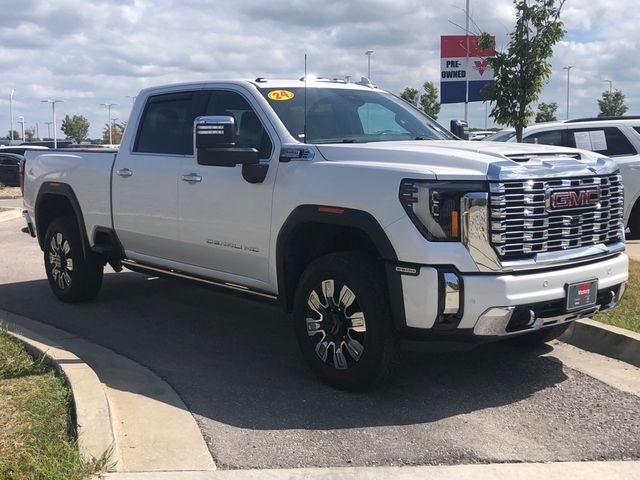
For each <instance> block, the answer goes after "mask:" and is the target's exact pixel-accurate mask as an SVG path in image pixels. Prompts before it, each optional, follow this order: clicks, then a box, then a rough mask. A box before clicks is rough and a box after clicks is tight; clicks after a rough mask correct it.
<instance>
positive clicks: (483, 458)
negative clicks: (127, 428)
mask: <svg viewBox="0 0 640 480" xmlns="http://www.w3.org/2000/svg"><path fill="white" fill-rule="evenodd" d="M21 227H22V221H21V219H17V220H11V221H7V222H3V223H0V246H1V248H0V309H4V310H7V311H10V312H14V313H18V314H21V315H25V316H28V317H31V318H33V319H36V320H39V321H42V322H46V323H49V324H52V325H55V326H57V327H59V328H62V329H65V330H67V331H70V332H73V333H75V334H78V335H81V336H84V337H86V338H88V339H90V340H92V341H93V342H96V343H99V344H101V345H104V346H106V347H108V348H111V349H112V350H114V351H116V352H118V353H120V354H123V355H125V356H127V357H129V358H131V359H133V360H135V361H137V362H139V363H142V364H143V365H146V366H148V367H149V368H150V369H152V370H153V371H154V372H156V373H157V374H158V375H160V376H161V377H162V378H164V379H165V380H166V381H167V382H169V383H170V384H171V385H172V386H173V387H174V388H175V389H176V391H177V392H178V393H179V394H180V396H181V397H182V398H183V400H184V401H185V403H186V404H187V405H188V407H189V408H190V409H191V411H192V413H193V415H194V416H195V418H196V420H197V422H198V424H199V426H200V428H201V430H202V432H203V434H204V436H205V438H206V441H207V444H208V446H209V448H210V450H211V453H212V455H213V457H214V459H215V461H216V464H217V465H218V467H219V468H223V469H224V468H264V467H269V468H278V467H300V466H344V465H417V464H457V463H474V462H522V461H541V462H546V461H570V460H604V459H610V460H616V459H638V458H640V398H639V397H637V396H634V395H631V394H627V393H624V392H622V391H619V390H616V389H615V388H613V387H610V386H608V385H605V384H604V383H601V382H599V381H598V380H595V379H593V378H591V377H589V376H587V375H585V374H584V373H581V372H579V371H577V370H573V369H571V368H568V367H566V366H564V365H563V364H561V363H559V362H557V361H554V360H553V359H550V358H548V357H543V356H542V355H543V354H544V353H546V352H548V351H549V350H551V348H552V347H550V346H545V347H541V348H539V349H537V350H535V351H525V350H522V349H517V348H514V347H509V346H503V345H494V346H492V347H490V348H484V349H481V350H476V351H473V352H468V353H464V354H460V353H457V354H429V355H415V356H411V357H409V358H407V359H406V361H405V364H404V365H403V368H402V370H401V374H400V377H399V379H398V381H397V382H396V383H395V384H394V385H392V386H390V387H389V388H387V389H384V390H380V391H376V392H370V393H365V394H348V393H342V392H338V391H335V390H332V389H330V388H328V387H325V386H323V385H322V384H320V383H318V382H317V381H316V380H315V378H314V377H313V376H312V375H311V374H310V372H309V371H308V370H307V368H306V366H305V365H304V364H303V361H302V358H301V356H300V355H299V353H298V351H297V346H296V344H295V338H294V335H293V332H292V328H291V325H290V323H289V319H288V318H287V317H286V316H284V315H283V314H282V313H281V311H280V310H279V309H278V307H276V306H274V305H270V304H266V303H262V302H259V301H255V300H252V299H246V298H242V297H237V296H229V295H227V294H223V293H218V292H214V291H211V290H208V289H205V288H202V287H199V286H194V285H191V284H185V283H179V282H176V281H171V280H164V279H151V278H148V277H145V276H143V275H140V274H136V273H131V272H123V273H119V274H116V273H113V272H111V271H110V270H109V272H110V273H108V274H107V275H105V281H104V286H103V289H102V292H101V294H100V296H99V297H98V298H97V299H96V300H95V301H94V302H92V303H88V304H82V305H65V304H62V303H60V302H58V301H57V300H56V299H55V298H54V297H53V295H52V294H51V293H50V291H49V288H48V285H47V283H46V280H45V279H44V278H45V277H44V269H43V267H42V258H41V252H40V250H39V248H38V246H37V242H36V241H35V240H34V239H30V238H29V237H27V236H26V235H24V234H22V233H21V232H20V228H21Z"/></svg>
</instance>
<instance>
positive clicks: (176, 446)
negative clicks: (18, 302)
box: [0, 310, 216, 472]
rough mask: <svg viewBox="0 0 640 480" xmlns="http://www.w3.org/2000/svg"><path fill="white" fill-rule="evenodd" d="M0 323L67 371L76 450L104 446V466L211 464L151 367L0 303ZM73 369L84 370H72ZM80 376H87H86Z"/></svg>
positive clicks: (192, 425) (191, 422) (181, 407)
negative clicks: (108, 463) (3, 307)
mask: <svg viewBox="0 0 640 480" xmlns="http://www.w3.org/2000/svg"><path fill="white" fill-rule="evenodd" d="M0 323H3V324H6V325H7V326H8V329H9V331H10V332H11V333H12V334H14V335H15V336H16V338H19V339H20V340H22V341H25V342H26V343H27V344H29V345H33V347H34V348H36V349H37V350H38V351H40V352H45V353H46V355H48V356H49V357H50V358H51V359H52V361H53V362H55V363H56V364H57V365H59V367H60V369H61V370H62V372H63V373H64V375H65V376H67V377H68V378H69V384H70V385H71V388H72V391H73V396H74V401H75V404H76V410H77V411H78V417H77V418H78V422H77V423H78V437H79V441H80V444H81V451H82V452H84V451H85V449H86V447H85V445H89V446H90V447H91V448H90V449H89V450H88V451H90V455H91V456H94V457H95V456H100V455H102V454H103V453H104V452H105V450H107V449H111V451H112V456H111V457H112V460H113V461H114V463H113V465H112V467H111V468H112V469H115V470H116V471H118V472H139V471H145V472H159V471H211V470H215V468H216V466H215V463H214V461H213V459H212V457H211V453H210V452H209V449H208V447H207V444H206V442H205V441H204V438H203V437H202V433H201V432H200V429H199V428H198V426H197V424H196V421H195V419H194V417H193V415H192V414H191V412H190V411H189V409H188V408H187V406H186V405H185V404H184V402H183V401H182V399H181V398H180V397H179V396H178V394H177V393H176V392H175V390H173V388H172V387H171V386H170V385H169V384H167V383H166V382H165V381H164V380H162V379H161V378H160V377H158V376H157V375H156V374H155V373H153V372H152V371H151V370H149V369H148V368H146V367H144V366H143V365H140V364H138V363H136V362H134V361H132V360H130V359H128V358H126V357H124V356H122V355H119V354H117V353H115V352H114V351H112V350H109V349H108V348H105V347H102V346H100V345H97V344H95V343H92V342H90V341H88V340H86V339H84V338H82V337H79V336H77V335H74V334H71V333H68V332H65V331H63V330H60V329H58V328H55V327H52V326H51V325H47V324H44V323H40V322H37V321H35V320H31V319H29V318H26V317H22V316H20V315H15V314H12V313H9V312H5V311H3V310H0ZM71 352H74V353H71ZM80 358H82V359H83V360H80ZM85 362H86V363H85ZM89 365H91V367H89ZM79 366H80V367H79ZM76 369H80V370H82V372H84V373H83V375H84V376H82V377H78V376H74V374H77V372H76ZM67 372H69V373H67ZM87 376H88V377H90V378H89V380H91V383H87V382H86V377H87ZM83 382H84V383H83ZM93 429H97V430H99V432H102V433H103V434H104V435H106V433H107V432H105V431H106V430H108V433H109V434H110V436H109V438H101V437H98V439H99V440H101V441H99V442H98V441H93V440H91V439H93V438H94V436H92V435H95V436H96V437H97V436H98V433H96V432H94V430H93ZM104 435H103V436H104Z"/></svg>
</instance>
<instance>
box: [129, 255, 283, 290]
mask: <svg viewBox="0 0 640 480" xmlns="http://www.w3.org/2000/svg"><path fill="white" fill-rule="evenodd" d="M122 265H123V266H125V267H127V268H128V269H130V270H133V271H140V272H141V273H145V272H154V273H160V274H162V275H168V276H171V277H176V278H182V279H185V280H192V281H194V282H199V283H205V284H207V285H213V286H214V287H220V288H226V289H229V290H234V291H236V292H243V293H248V294H251V295H256V296H258V297H263V298H268V299H269V300H278V297H277V296H275V295H272V294H270V293H264V292H259V291H257V290H252V289H250V288H249V287H246V286H244V285H238V284H236V283H231V282H216V281H214V280H209V279H207V278H202V277H196V276H193V275H189V274H187V273H183V272H177V271H176V270H171V269H169V270H167V269H164V268H159V267H152V266H150V265H146V264H143V263H137V262H134V261H133V260H122Z"/></svg>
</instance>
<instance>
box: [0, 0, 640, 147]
mask: <svg viewBox="0 0 640 480" xmlns="http://www.w3.org/2000/svg"><path fill="white" fill-rule="evenodd" d="M10 3H13V4H14V5H12V6H11V7H10V8H6V9H4V11H3V15H2V16H0V62H2V65H3V67H4V68H3V75H1V76H0V105H1V106H2V111H0V129H1V131H2V132H5V131H7V130H8V128H9V115H8V108H6V104H7V103H8V102H7V101H6V100H8V95H9V92H10V91H11V89H12V88H15V90H16V94H15V99H14V115H15V117H16V118H17V116H18V115H24V116H25V118H26V119H27V124H28V125H34V124H35V122H39V123H40V125H41V132H42V131H43V130H42V129H43V125H44V122H46V121H49V116H50V109H49V108H48V106H47V105H45V104H42V103H40V100H41V99H42V98H46V97H52V96H55V97H56V98H62V99H64V100H65V103H63V104H61V105H60V106H59V107H60V112H61V114H62V116H63V115H64V114H65V113H69V114H83V115H86V116H87V117H88V118H89V120H90V121H91V123H92V128H91V135H92V136H93V137H97V136H99V135H100V130H101V126H102V125H103V124H104V123H105V122H106V112H105V111H104V108H102V107H100V106H99V104H100V103H103V102H115V103H119V104H120V105H119V106H118V107H117V111H116V112H115V113H116V116H118V117H120V118H121V119H125V118H126V116H127V115H128V113H129V109H130V105H131V102H130V100H129V99H127V98H126V95H135V94H136V93H137V92H138V90H140V89H141V88H143V87H145V86H149V85H154V84H162V83H168V82H175V81H189V80H202V79H207V78H209V79H215V78H230V77H240V78H255V77H257V76H275V77H293V78H297V77H299V76H301V75H302V72H303V65H304V60H303V59H304V54H305V53H307V54H308V55H309V65H310V69H311V70H312V71H313V72H315V73H317V74H321V75H327V76H337V75H351V76H352V77H353V78H359V77H360V76H362V75H364V74H366V65H367V62H366V57H365V55H364V51H365V50H368V49H372V50H374V51H375V53H374V54H373V57H372V66H371V70H372V79H373V80H374V81H375V82H376V83H377V84H378V85H380V86H381V87H383V88H386V89H388V90H390V91H393V92H400V91H401V90H402V89H403V88H404V87H405V86H418V85H420V84H422V83H423V82H424V81H426V80H430V81H436V82H437V81H438V78H439V69H440V62H439V55H440V52H439V43H440V40H439V39H440V35H443V34H459V33H461V31H460V29H459V28H458V27H456V26H455V25H453V24H452V23H450V21H451V22H454V23H457V24H464V13H463V11H462V9H463V8H464V1H463V0H446V1H444V2H436V1H428V2H425V1H424V0H422V1H419V0H368V1H355V0H352V1H348V2H347V1H344V0H340V1H338V0H322V1H320V0H289V1H286V2H284V1H279V0H272V1H271V2H257V1H256V0H235V1H228V0H217V1H215V2H212V1H210V0H183V1H177V0H175V1H173V0H133V1H132V0H65V1H64V2H51V1H48V0H20V1H19V2H18V1H15V2H13V1H11V2H10ZM471 5H472V12H473V17H474V20H475V22H476V23H477V24H478V26H479V27H480V28H481V29H483V30H486V31H489V32H491V33H494V34H495V35H496V36H497V38H498V45H505V44H506V42H507V34H508V32H509V31H510V30H511V28H512V26H513V21H514V10H513V7H512V2H511V0H471ZM562 17H563V20H564V21H565V23H566V28H567V30H568V34H567V36H566V38H565V40H563V41H562V42H561V43H560V44H559V45H557V46H556V48H555V55H554V57H553V58H552V59H551V63H552V65H553V67H554V71H553V75H552V77H551V79H550V82H549V84H548V85H547V86H546V88H545V91H544V93H543V95H542V100H543V101H555V102H557V103H558V104H559V105H560V111H561V112H564V109H565V92H566V76H565V72H564V71H563V70H562V66H564V65H574V66H575V68H574V69H573V70H572V72H571V75H572V103H571V112H572V116H574V115H575V116H587V115H594V114H596V113H597V104H596V98H597V97H598V96H599V95H600V93H601V92H602V91H603V90H604V89H605V88H607V84H606V83H604V82H603V80H604V79H605V78H609V79H611V80H613V82H614V87H615V88H620V89H622V90H623V91H624V93H625V94H626V95H627V99H628V104H629V106H630V107H631V113H633V112H634V111H636V110H637V108H638V107H639V106H640V87H639V86H638V82H637V80H636V79H637V78H638V77H639V75H640V61H638V60H636V58H637V51H638V47H640V44H639V41H638V39H637V38H638V36H637V34H636V32H635V29H636V28H637V25H638V23H639V22H638V21H639V20H640V13H638V11H637V5H636V2H634V1H632V0H619V1H618V2H615V3H613V2H609V1H605V0H591V1H589V2H579V1H577V0H569V1H568V2H567V3H566V6H565V10H564V13H563V16H562ZM5 111H6V113H4V112H5ZM462 115H463V106H462V105H450V106H445V107H443V110H442V113H441V116H440V119H441V120H442V121H443V123H445V124H446V123H448V120H449V119H451V118H459V117H461V116H462ZM470 115H471V116H470V119H471V124H472V126H477V127H482V126H484V106H483V105H482V104H479V103H477V104H472V105H471V106H470ZM489 125H491V121H489Z"/></svg>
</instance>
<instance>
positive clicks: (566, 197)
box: [547, 187, 600, 210]
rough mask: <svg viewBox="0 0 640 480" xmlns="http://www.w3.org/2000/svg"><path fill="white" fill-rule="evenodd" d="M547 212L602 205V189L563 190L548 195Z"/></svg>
mask: <svg viewBox="0 0 640 480" xmlns="http://www.w3.org/2000/svg"><path fill="white" fill-rule="evenodd" d="M547 195H548V197H547V198H548V200H549V201H548V202H547V205H548V207H547V210H557V209H560V208H575V207H588V206H593V205H597V204H598V203H600V187H593V188H587V189H581V190H562V191H551V192H548V193H547Z"/></svg>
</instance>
